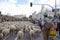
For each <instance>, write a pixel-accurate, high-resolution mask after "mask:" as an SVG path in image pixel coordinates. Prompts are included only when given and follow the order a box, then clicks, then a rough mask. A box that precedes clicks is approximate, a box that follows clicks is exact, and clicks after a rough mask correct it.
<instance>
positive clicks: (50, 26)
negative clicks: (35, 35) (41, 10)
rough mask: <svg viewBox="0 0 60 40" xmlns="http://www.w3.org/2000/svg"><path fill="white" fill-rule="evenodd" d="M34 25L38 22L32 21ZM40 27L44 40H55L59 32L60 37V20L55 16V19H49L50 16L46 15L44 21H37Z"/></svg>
mask: <svg viewBox="0 0 60 40" xmlns="http://www.w3.org/2000/svg"><path fill="white" fill-rule="evenodd" d="M32 23H34V24H35V23H36V21H32ZM37 23H38V25H39V26H40V28H41V30H42V33H43V38H44V40H54V39H55V38H56V33H57V31H58V32H59V35H60V18H59V17H57V16H55V15H54V18H53V19H49V18H48V15H47V14H45V15H44V19H41V18H40V20H38V21H37Z"/></svg>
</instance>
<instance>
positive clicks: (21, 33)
mask: <svg viewBox="0 0 60 40" xmlns="http://www.w3.org/2000/svg"><path fill="white" fill-rule="evenodd" d="M23 35H24V33H23V30H21V31H18V34H17V40H22V39H23Z"/></svg>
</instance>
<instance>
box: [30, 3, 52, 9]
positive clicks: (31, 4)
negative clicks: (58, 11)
mask: <svg viewBox="0 0 60 40" xmlns="http://www.w3.org/2000/svg"><path fill="white" fill-rule="evenodd" d="M33 5H47V6H49V7H51V8H52V9H53V7H52V6H51V5H49V4H33V3H32V2H30V7H32V6H33Z"/></svg>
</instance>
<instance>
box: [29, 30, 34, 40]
mask: <svg viewBox="0 0 60 40" xmlns="http://www.w3.org/2000/svg"><path fill="white" fill-rule="evenodd" d="M34 37H35V32H34V30H30V38H31V40H33V38H34Z"/></svg>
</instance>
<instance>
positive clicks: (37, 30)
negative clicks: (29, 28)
mask: <svg viewBox="0 0 60 40" xmlns="http://www.w3.org/2000/svg"><path fill="white" fill-rule="evenodd" d="M33 30H34V31H35V33H40V32H41V29H37V28H33Z"/></svg>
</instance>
